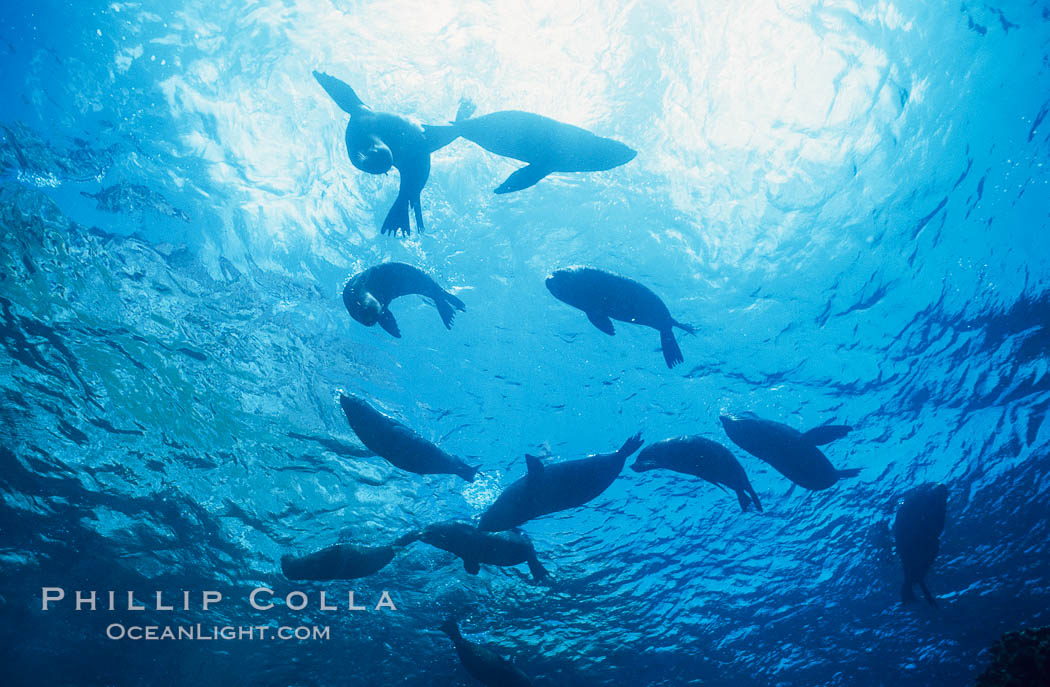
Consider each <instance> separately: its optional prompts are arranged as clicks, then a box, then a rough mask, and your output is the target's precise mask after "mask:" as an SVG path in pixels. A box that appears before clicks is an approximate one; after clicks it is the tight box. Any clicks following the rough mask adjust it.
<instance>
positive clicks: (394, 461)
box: [339, 394, 478, 482]
mask: <svg viewBox="0 0 1050 687" xmlns="http://www.w3.org/2000/svg"><path fill="white" fill-rule="evenodd" d="M339 405H340V406H342V408H343V414H345V415H346V419H347V422H349V423H350V428H351V429H352V430H354V434H356V435H357V438H358V439H360V440H361V443H362V444H364V445H365V448H367V449H368V450H370V451H373V452H374V453H375V454H376V455H377V456H380V457H382V458H385V459H386V460H387V461H388V462H389V463H390V464H391V465H393V466H394V467H396V468H400V469H402V470H405V471H407V472H414V473H416V474H417V475H458V476H460V477H462V478H463V479H465V480H466V481H468V482H473V481H474V475H475V474H477V472H478V469H477V467H476V466H470V465H467V464H466V463H464V462H463V461H462V460H460V459H459V458H457V457H456V456H453V455H449V454H448V453H445V452H444V451H442V450H441V449H440V448H438V447H437V446H435V445H434V444H432V443H430V442H429V441H427V440H426V439H424V438H423V437H421V436H419V435H418V434H416V433H415V432H413V431H412V430H411V429H409V428H408V427H405V426H404V425H403V424H401V423H400V422H398V421H397V420H395V419H394V418H392V417H389V416H388V415H384V414H383V413H381V412H379V411H378V410H376V409H375V408H373V407H372V406H370V405H369V404H368V403H367V402H366V401H365V400H364V399H362V398H358V397H357V396H353V395H348V394H343V395H341V396H340V397H339Z"/></svg>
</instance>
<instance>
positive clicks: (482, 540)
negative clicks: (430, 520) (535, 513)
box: [419, 520, 547, 580]
mask: <svg viewBox="0 0 1050 687" xmlns="http://www.w3.org/2000/svg"><path fill="white" fill-rule="evenodd" d="M419 538H420V539H421V540H422V541H423V542H424V543H426V544H430V545H431V546H433V547H435V548H438V549H441V550H442V551H448V552H449V553H451V554H455V555H456V556H459V557H460V558H462V559H463V569H464V570H466V571H467V572H468V573H469V574H471V575H477V574H478V572H479V571H480V569H481V564H482V563H484V564H486V565H497V566H508V565H518V564H520V563H527V564H528V566H529V572H531V573H532V577H533V579H536V580H540V579H543V578H544V577H546V576H547V571H546V570H545V569H544V568H543V566H542V565H540V562H539V560H538V559H537V558H536V549H535V548H533V546H532V542H531V541H530V540H529V538H528V537H527V536H525V535H524V534H522V533H521V532H513V531H512V532H483V531H482V530H479V529H478V528H477V527H475V526H474V525H472V524H470V523H469V522H462V521H457V520H450V521H448V522H439V523H435V524H433V525H427V526H426V527H425V528H424V529H423V531H422V532H421V533H420V536H419Z"/></svg>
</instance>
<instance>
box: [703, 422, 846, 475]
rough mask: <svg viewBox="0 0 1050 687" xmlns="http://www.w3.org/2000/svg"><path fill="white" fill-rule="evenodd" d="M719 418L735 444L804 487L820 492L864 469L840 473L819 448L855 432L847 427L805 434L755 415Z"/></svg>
mask: <svg viewBox="0 0 1050 687" xmlns="http://www.w3.org/2000/svg"><path fill="white" fill-rule="evenodd" d="M719 419H720V420H721V421H722V427H723V428H725V431H726V434H727V435H728V436H729V438H730V439H731V440H732V442H733V443H734V444H736V445H737V446H739V447H740V448H742V449H744V450H745V451H747V452H748V453H750V454H751V455H753V456H755V457H756V458H759V459H761V460H763V461H765V462H767V463H769V465H770V466H772V467H773V469H774V470H776V471H777V472H779V473H780V474H782V475H783V476H784V477H787V478H788V479H789V480H791V481H792V482H794V483H795V484H797V485H799V486H800V487H804V488H806V489H811V490H813V491H819V490H821V489H827V488H828V487H830V486H832V485H833V484H835V483H836V482H837V481H839V480H840V479H845V478H847V477H856V476H857V475H859V474H860V468H847V469H844V470H836V469H835V468H834V466H832V464H831V461H829V460H828V458H827V456H825V455H824V453H823V452H822V451H821V450H820V449H819V448H817V447H818V446H823V445H824V444H827V443H830V442H832V441H834V440H835V439H840V438H842V437H844V436H846V434H847V433H849V431H850V430H851V429H852V428H851V427H848V426H846V425H823V426H821V427H816V428H814V429H811V430H809V431H808V432H805V433H802V432H799V431H798V430H796V429H792V428H791V427H788V426H787V425H782V424H780V423H779V422H773V421H772V420H763V419H762V418H760V417H758V416H757V415H755V414H754V413H743V414H741V415H723V416H721V417H720V418H719Z"/></svg>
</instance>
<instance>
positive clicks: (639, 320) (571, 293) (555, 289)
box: [547, 266, 696, 368]
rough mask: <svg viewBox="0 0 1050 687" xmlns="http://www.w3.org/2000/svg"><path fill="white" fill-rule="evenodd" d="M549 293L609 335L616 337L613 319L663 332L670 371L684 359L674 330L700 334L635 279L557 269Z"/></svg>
mask: <svg viewBox="0 0 1050 687" xmlns="http://www.w3.org/2000/svg"><path fill="white" fill-rule="evenodd" d="M547 290H548V291H550V292H551V294H552V295H553V296H554V297H555V298H557V299H558V300H559V301H561V302H563V303H567V304H569V305H571V306H572V307H574V308H578V309H580V310H582V311H583V312H584V313H586V314H587V319H588V320H590V321H591V324H593V325H594V326H595V327H597V328H598V329H600V330H601V331H603V332H605V333H606V334H608V335H609V336H613V335H614V334H616V330H615V329H614V328H613V323H612V320H619V321H621V322H630V323H632V324H641V325H645V326H646V327H652V328H653V329H655V330H657V331H658V332H660V346H661V348H662V349H663V353H664V361H665V362H666V363H667V367H669V368H673V367H674V366H675V365H677V364H678V363H680V362H682V361H683V360H684V358H683V357H682V349H680V348H679V347H678V342H677V341H676V340H675V338H674V332H673V331H672V328H673V327H678V328H679V329H682V330H684V331H687V332H689V333H690V334H695V333H696V330H695V329H694V328H693V327H691V326H690V325H688V324H682V323H681V322H679V321H677V320H675V319H674V318H673V317H671V313H670V311H668V309H667V306H666V305H664V302H663V301H662V300H660V297H659V296H657V295H656V294H655V293H653V292H652V291H650V290H649V289H648V288H647V287H645V286H643V285H641V284H639V283H638V282H636V281H634V280H633V279H628V278H627V277H622V276H620V275H618V274H612V273H611V272H605V271H602V270H599V269H596V268H594V267H579V266H577V267H567V268H565V269H560V270H555V271H554V272H553V273H551V275H550V276H549V277H547ZM610 318H611V319H610Z"/></svg>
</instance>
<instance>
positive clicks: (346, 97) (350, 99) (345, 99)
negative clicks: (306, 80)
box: [314, 70, 365, 115]
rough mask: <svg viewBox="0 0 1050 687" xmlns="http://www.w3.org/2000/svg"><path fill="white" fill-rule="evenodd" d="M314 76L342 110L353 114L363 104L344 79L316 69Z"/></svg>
mask: <svg viewBox="0 0 1050 687" xmlns="http://www.w3.org/2000/svg"><path fill="white" fill-rule="evenodd" d="M314 78H315V79H317V83H319V84H321V88H323V89H324V90H325V92H326V93H328V95H329V96H331V98H332V100H334V101H335V104H336V105H338V106H339V109H341V110H342V111H343V112H345V113H347V114H349V115H354V114H357V112H358V111H359V110H360V109H361V108H362V107H364V106H365V104H364V103H363V102H361V99H360V98H358V97H357V94H356V93H354V89H352V88H350V84H348V83H346V82H345V81H341V80H339V79H337V78H335V77H334V76H329V75H328V74H325V73H324V72H319V71H316V70H315V71H314Z"/></svg>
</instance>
